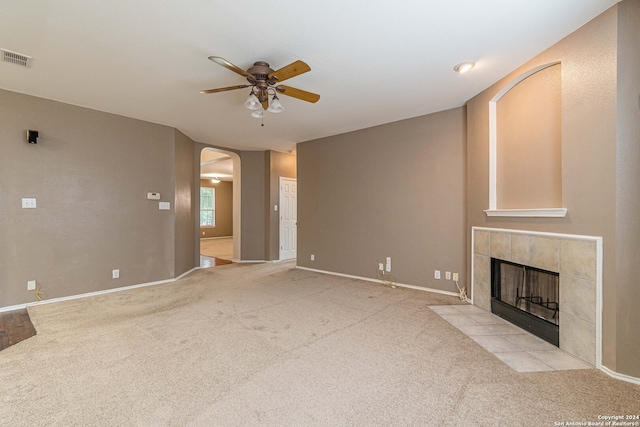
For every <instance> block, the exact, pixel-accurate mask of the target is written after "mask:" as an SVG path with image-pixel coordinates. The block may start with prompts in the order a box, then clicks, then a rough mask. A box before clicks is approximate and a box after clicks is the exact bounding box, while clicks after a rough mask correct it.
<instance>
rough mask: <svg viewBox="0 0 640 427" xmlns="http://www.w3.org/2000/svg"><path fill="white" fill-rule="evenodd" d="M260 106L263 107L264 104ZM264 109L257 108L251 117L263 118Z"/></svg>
mask: <svg viewBox="0 0 640 427" xmlns="http://www.w3.org/2000/svg"><path fill="white" fill-rule="evenodd" d="M260 108H262V106H260ZM262 111H263V110H255V111H254V112H252V113H251V117H255V118H256V119H261V118H262Z"/></svg>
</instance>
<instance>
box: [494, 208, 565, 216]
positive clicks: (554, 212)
mask: <svg viewBox="0 0 640 427" xmlns="http://www.w3.org/2000/svg"><path fill="white" fill-rule="evenodd" d="M484 212H485V213H486V214H487V216H507V217H545V218H564V217H565V216H566V215H567V209H566V208H542V209H486V210H485V211H484Z"/></svg>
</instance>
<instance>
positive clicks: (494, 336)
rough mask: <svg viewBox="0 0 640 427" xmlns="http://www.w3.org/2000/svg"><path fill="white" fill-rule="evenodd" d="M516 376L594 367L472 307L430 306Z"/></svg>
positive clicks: (498, 318) (492, 315) (493, 315)
mask: <svg viewBox="0 0 640 427" xmlns="http://www.w3.org/2000/svg"><path fill="white" fill-rule="evenodd" d="M429 308H430V309H431V310H433V311H434V312H435V313H437V314H438V315H439V316H440V317H442V318H443V319H444V320H446V321H447V322H449V323H450V324H451V325H453V326H455V327H456V328H458V329H459V330H460V331H461V332H463V333H464V334H465V335H467V336H468V337H469V338H471V339H472V340H474V341H475V342H477V343H478V344H480V345H481V346H482V347H484V348H485V349H486V350H487V351H489V352H490V353H492V354H493V355H494V356H496V357H497V358H498V359H500V360H501V361H503V362H504V363H505V364H506V365H508V366H509V367H511V368H512V369H514V370H515V371H517V372H540V371H560V370H569V369H593V366H591V365H589V364H588V363H585V362H583V361H582V360H580V359H578V358H577V357H574V356H572V355H570V354H569V353H566V352H564V351H562V350H560V349H559V348H558V347H556V346H554V345H551V344H549V343H548V342H546V341H544V340H541V339H540V338H538V337H536V336H534V335H532V334H530V333H529V332H527V331H525V330H523V329H520V328H518V327H517V326H515V325H513V324H511V323H509V322H507V321H506V320H503V319H501V318H500V317H498V316H496V315H495V314H491V313H487V312H486V311H485V310H482V309H481V308H479V307H476V306H473V305H433V306H429Z"/></svg>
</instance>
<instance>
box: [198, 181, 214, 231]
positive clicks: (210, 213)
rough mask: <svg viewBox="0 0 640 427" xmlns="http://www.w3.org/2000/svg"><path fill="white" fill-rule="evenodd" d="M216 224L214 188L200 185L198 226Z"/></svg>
mask: <svg viewBox="0 0 640 427" xmlns="http://www.w3.org/2000/svg"><path fill="white" fill-rule="evenodd" d="M215 225H216V190H215V189H214V188H208V187H200V227H213V226H215Z"/></svg>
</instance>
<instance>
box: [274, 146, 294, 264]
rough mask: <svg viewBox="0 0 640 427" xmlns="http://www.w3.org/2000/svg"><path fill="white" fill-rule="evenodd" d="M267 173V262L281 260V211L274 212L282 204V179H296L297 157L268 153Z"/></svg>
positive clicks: (275, 152)
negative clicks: (276, 206)
mask: <svg viewBox="0 0 640 427" xmlns="http://www.w3.org/2000/svg"><path fill="white" fill-rule="evenodd" d="M267 173H268V174H269V183H268V185H269V188H268V195H267V199H268V201H269V203H268V204H267V206H266V221H267V228H268V233H267V239H266V245H267V248H266V256H267V260H269V261H273V260H278V259H280V210H278V211H276V210H274V206H275V205H279V204H280V187H279V183H280V178H281V177H282V178H294V179H295V178H296V177H297V174H296V156H295V155H294V154H287V153H279V152H277V151H269V152H267Z"/></svg>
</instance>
